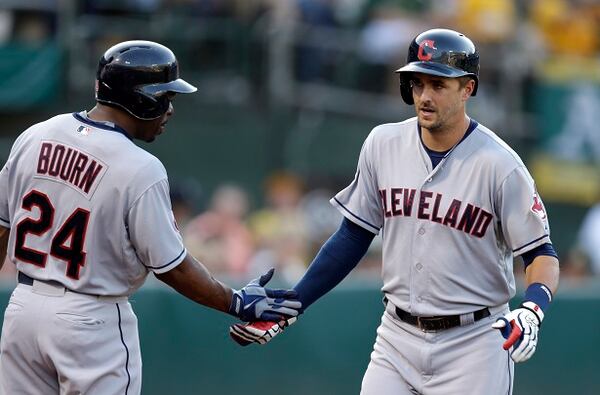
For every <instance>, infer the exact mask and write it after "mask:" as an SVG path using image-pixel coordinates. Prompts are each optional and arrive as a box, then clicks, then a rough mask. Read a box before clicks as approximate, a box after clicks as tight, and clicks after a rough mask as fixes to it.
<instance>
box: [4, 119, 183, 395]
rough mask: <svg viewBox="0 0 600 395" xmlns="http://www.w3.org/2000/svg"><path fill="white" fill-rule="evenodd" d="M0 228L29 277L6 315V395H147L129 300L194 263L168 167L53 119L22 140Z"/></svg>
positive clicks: (85, 123)
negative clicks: (155, 276) (6, 230)
mask: <svg viewBox="0 0 600 395" xmlns="http://www.w3.org/2000/svg"><path fill="white" fill-rule="evenodd" d="M0 226H4V227H10V238H9V245H8V256H9V259H10V260H11V261H12V262H14V263H15V265H16V266H17V269H18V271H19V272H22V273H24V274H26V275H27V276H28V277H25V279H24V280H22V279H21V277H23V276H22V275H20V281H19V284H18V286H17V288H16V289H15V291H14V292H13V294H12V296H11V298H10V301H9V304H8V307H7V308H6V311H5V315H4V323H3V327H2V339H1V342H0V349H1V355H0V357H1V361H2V364H1V369H0V386H1V392H3V393H5V394H13V393H17V392H18V393H27V394H41V393H44V394H50V393H59V392H60V393H78V394H89V393H98V394H115V395H116V394H127V393H129V394H139V393H140V391H141V381H142V380H141V366H142V363H141V353H140V345H139V338H138V332H137V318H136V316H135V314H134V312H133V310H132V308H131V305H130V303H129V301H128V299H127V296H128V295H130V294H131V293H132V292H134V291H135V290H136V289H137V288H139V287H140V286H141V285H142V284H143V282H144V280H145V278H146V276H147V275H148V273H149V272H150V271H153V272H155V273H162V272H166V271H168V270H170V269H172V268H174V267H175V266H177V265H178V264H179V263H181V262H182V260H183V259H184V258H185V256H186V250H185V248H184V247H183V243H182V238H181V235H180V234H179V232H178V230H177V227H176V224H175V220H174V216H173V213H172V211H171V203H170V199H169V185H168V180H167V173H166V171H165V169H164V167H163V165H162V164H161V163H160V161H159V160H158V159H157V158H155V157H154V156H152V155H151V154H149V153H148V152H146V151H144V150H143V149H141V148H139V147H137V146H136V145H135V144H134V143H133V142H132V141H130V140H129V137H128V136H127V134H126V133H125V132H124V131H123V130H122V129H120V128H119V127H118V126H116V125H114V124H111V123H99V122H94V121H92V120H90V119H88V118H87V116H86V113H85V112H83V113H79V114H63V115H59V116H56V117H54V118H52V119H50V120H48V121H46V122H42V123H40V124H37V125H34V126H32V127H31V128H29V129H28V130H26V131H25V132H24V133H23V134H22V135H21V136H19V137H18V139H17V141H16V142H15V144H14V146H13V148H12V151H11V153H10V156H9V158H8V161H7V163H6V164H5V166H4V168H3V169H2V171H1V172H0ZM39 280H42V281H39ZM44 280H50V281H44ZM72 291H73V292H72ZM24 361H27V363H24ZM90 372H93V373H92V374H91V373H90ZM57 377H59V378H60V379H59V380H57Z"/></svg>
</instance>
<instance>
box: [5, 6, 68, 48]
mask: <svg viewBox="0 0 600 395" xmlns="http://www.w3.org/2000/svg"><path fill="white" fill-rule="evenodd" d="M54 7H56V6H54ZM0 23H5V25H4V26H2V27H0V35H1V36H3V38H1V37H0V41H5V42H8V41H13V42H15V43H18V44H21V45H39V44H45V43H47V42H48V41H49V40H52V39H54V38H55V35H56V28H57V26H56V23H57V14H56V9H55V8H50V9H20V8H13V9H8V10H5V11H3V12H2V15H1V18H0Z"/></svg>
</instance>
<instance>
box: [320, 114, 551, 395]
mask: <svg viewBox="0 0 600 395" xmlns="http://www.w3.org/2000/svg"><path fill="white" fill-rule="evenodd" d="M473 125H474V127H475V128H474V129H473V130H472V131H471V133H470V134H468V135H467V136H466V138H464V139H463V140H462V141H461V142H460V143H459V144H457V145H456V146H455V147H453V148H452V149H451V150H450V151H448V153H447V154H446V155H445V156H444V158H443V159H442V160H441V162H440V163H439V164H438V165H437V166H436V167H435V168H433V169H432V164H431V159H430V158H429V155H428V154H427V152H426V150H425V148H424V146H423V143H422V142H421V139H420V133H419V130H418V125H417V119H416V118H412V119H409V120H407V121H404V122H400V123H393V124H385V125H380V126H378V127H376V128H375V129H374V130H373V131H372V132H371V133H370V135H369V136H368V137H367V139H366V140H365V143H364V145H363V147H362V150H361V153H360V157H359V161H358V170H357V172H356V176H355V178H354V180H353V181H352V183H351V184H350V185H349V186H348V187H347V188H345V189H344V190H342V191H341V192H339V193H338V194H337V195H336V196H335V197H334V198H333V199H332V200H331V202H332V204H333V205H335V206H336V207H337V208H338V209H339V210H340V211H341V212H342V214H343V215H344V216H345V217H346V218H348V219H349V220H351V221H353V222H354V223H356V224H358V225H360V226H362V227H363V228H365V229H367V230H369V231H371V232H374V233H379V232H380V231H381V232H382V236H383V268H382V276H383V288H382V290H383V292H384V294H385V297H386V298H387V300H388V301H389V302H388V303H387V306H386V312H385V313H384V315H383V317H382V323H381V325H380V327H379V328H378V330H377V339H376V341H375V346H374V349H373V353H372V354H371V362H370V363H369V367H368V368H367V371H366V373H365V376H364V378H363V383H362V389H361V394H363V395H371V394H377V395H387V394H390V395H391V394H394V395H400V394H406V395H409V394H414V393H426V394H432V395H436V394H440V395H442V394H463V393H465V391H466V392H467V393H477V394H479V393H489V394H511V393H512V374H513V362H512V360H511V359H510V357H509V354H508V353H507V352H506V351H504V350H502V343H503V341H504V339H503V338H502V337H501V336H499V334H498V333H497V331H496V330H493V329H492V328H491V324H492V323H493V322H495V320H496V319H498V318H499V317H501V316H502V315H503V314H505V313H507V312H508V304H507V302H508V301H509V299H510V298H511V297H512V296H514V293H515V281H514V276H513V264H512V262H513V257H514V256H518V255H520V254H522V253H524V252H527V251H529V250H531V249H533V248H535V247H537V246H539V245H541V244H544V243H548V242H550V239H549V226H548V220H547V218H546V213H545V210H544V206H543V204H542V201H541V199H540V197H539V195H538V194H537V192H536V189H535V185H534V182H533V179H532V178H531V176H530V175H529V172H528V171H527V169H526V168H525V166H524V164H523V162H522V161H521V159H520V158H519V156H518V155H517V154H516V153H515V152H514V151H513V150H512V149H511V148H510V147H508V146H507V145H506V144H505V143H504V142H503V141H502V140H501V139H500V138H498V137H497V136H496V135H495V134H494V133H493V132H491V131H490V130H489V129H487V128H485V127H484V126H481V125H477V124H473ZM486 307H487V308H488V311H489V316H487V317H485V318H483V319H479V320H478V321H474V320H475V318H474V314H473V313H474V312H475V311H479V310H481V309H482V308H486ZM396 308H400V309H402V310H404V311H406V312H409V313H411V314H412V315H416V316H450V315H460V316H459V317H460V326H456V327H453V328H450V329H447V330H443V331H439V332H437V331H435V332H433V333H431V332H426V331H421V330H419V329H418V328H417V327H415V326H413V325H412V324H408V323H405V322H403V321H402V320H400V319H398V316H397V314H398V313H397V310H396Z"/></svg>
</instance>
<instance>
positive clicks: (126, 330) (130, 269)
mask: <svg viewBox="0 0 600 395" xmlns="http://www.w3.org/2000/svg"><path fill="white" fill-rule="evenodd" d="M194 91H196V88H195V87H194V86H192V85H190V84H189V83H187V82H186V81H184V80H182V79H180V78H179V68H178V63H177V60H176V58H175V56H174V55H173V53H172V52H171V51H170V50H169V49H168V48H166V47H165V46H163V45H160V44H157V43H154V42H149V41H127V42H123V43H120V44H117V45H115V46H113V47H111V48H110V49H108V50H107V51H106V53H105V54H104V55H103V56H102V57H101V59H100V63H99V66H98V73H97V81H96V101H97V104H96V106H95V107H94V108H93V109H92V110H91V111H89V112H86V111H83V112H80V113H73V114H62V115H58V116H56V117H54V118H51V119H49V120H47V121H45V122H42V123H39V124H37V125H34V126H32V127H30V128H29V129H28V130H26V131H25V132H24V133H22V134H21V135H20V136H19V137H18V138H17V140H16V142H15V143H14V146H13V148H12V150H11V153H10V156H9V158H8V161H7V163H6V164H5V166H4V167H3V168H2V170H1V172H0V258H1V259H0V261H3V260H4V256H5V254H6V253H8V257H9V259H10V261H12V262H13V263H14V264H15V265H16V268H17V270H18V285H17V287H16V288H15V290H14V292H13V294H12V296H11V298H10V302H9V304H8V306H7V308H6V312H5V315H4V322H3V327H2V339H1V343H0V348H1V350H0V364H1V367H0V386H1V388H2V390H3V393H4V394H58V393H60V394H99V395H107V394H119V395H123V394H139V393H140V392H141V382H142V380H141V368H142V364H141V354H140V345H139V339H138V331H137V318H136V316H135V314H134V312H133V311H132V308H131V305H130V304H129V302H128V296H129V295H131V294H132V293H133V292H134V291H136V290H137V289H138V288H139V287H140V286H141V285H142V284H143V283H144V280H145V279H146V276H147V275H148V274H149V273H150V272H153V273H154V275H156V276H157V277H158V278H159V279H160V280H162V281H163V282H165V283H166V284H168V285H170V286H171V287H173V288H174V289H176V290H177V291H178V292H180V293H181V294H183V295H185V296H186V297H188V298H190V299H192V300H194V301H196V302H198V303H200V304H202V305H205V306H208V307H211V308H214V309H217V310H220V311H223V312H228V313H230V314H232V315H234V316H235V317H238V318H240V319H242V320H246V321H255V320H258V319H263V320H265V319H270V320H279V319H282V318H284V317H288V318H289V317H293V316H295V315H297V314H298V309H299V308H300V306H301V305H300V302H299V301H298V300H297V298H296V296H295V291H293V290H289V291H287V290H273V289H266V288H264V285H265V284H266V283H267V282H268V281H269V279H270V278H271V276H272V274H273V271H272V270H271V271H269V272H268V273H266V274H265V275H263V276H262V277H261V278H259V279H257V280H254V281H252V282H251V283H250V284H248V285H247V286H246V287H244V288H242V289H240V290H232V289H231V288H229V287H228V286H226V285H224V284H222V283H220V282H219V281H217V280H216V279H214V278H213V277H212V276H211V275H210V273H209V272H208V271H207V269H206V268H205V267H204V266H203V265H202V264H201V263H199V262H197V261H196V260H195V259H194V258H193V257H192V256H190V255H189V254H188V253H187V251H186V249H185V248H184V245H183V243H182V237H181V235H180V233H179V231H178V229H177V225H176V223H175V220H174V216H173V212H172V210H171V202H170V200H169V184H168V179H167V173H166V171H165V168H164V167H163V165H162V164H161V162H160V161H159V160H158V159H157V158H156V157H154V156H153V155H151V154H150V153H148V152H146V151H144V150H143V149H141V148H139V147H138V146H136V145H135V144H134V143H133V139H140V140H143V141H146V142H150V141H153V140H154V139H155V137H156V136H158V135H159V134H161V133H162V132H163V131H164V129H165V125H166V123H167V121H168V119H169V117H170V116H171V115H172V114H173V105H172V102H171V101H172V99H173V97H174V95H175V94H176V93H192V92H194ZM7 249H8V251H7Z"/></svg>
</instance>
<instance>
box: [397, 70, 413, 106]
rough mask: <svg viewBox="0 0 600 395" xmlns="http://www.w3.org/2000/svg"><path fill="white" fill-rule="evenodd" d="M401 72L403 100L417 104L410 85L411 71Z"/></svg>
mask: <svg viewBox="0 0 600 395" xmlns="http://www.w3.org/2000/svg"><path fill="white" fill-rule="evenodd" d="M399 74H400V95H402V100H404V102H405V103H406V104H408V105H413V104H415V101H414V100H413V96H412V88H411V86H410V75H411V74H410V73H399Z"/></svg>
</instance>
